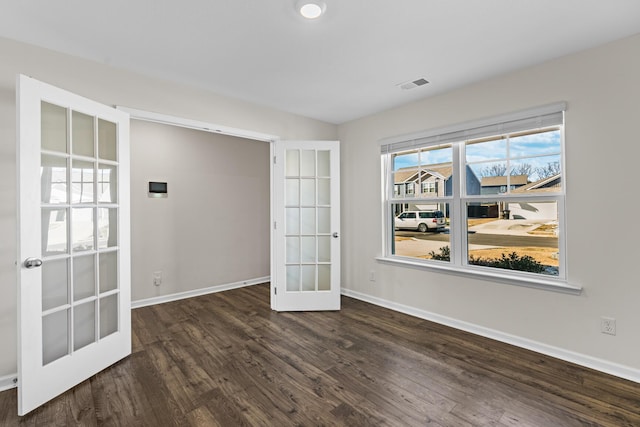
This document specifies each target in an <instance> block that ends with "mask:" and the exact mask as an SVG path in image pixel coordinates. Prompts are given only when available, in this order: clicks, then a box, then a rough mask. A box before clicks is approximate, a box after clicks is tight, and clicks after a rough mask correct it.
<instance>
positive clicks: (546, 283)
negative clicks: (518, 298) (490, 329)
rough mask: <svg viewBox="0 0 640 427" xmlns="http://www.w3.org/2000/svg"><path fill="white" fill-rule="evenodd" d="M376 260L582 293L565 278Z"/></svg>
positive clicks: (380, 258) (574, 293)
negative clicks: (549, 278)
mask: <svg viewBox="0 0 640 427" xmlns="http://www.w3.org/2000/svg"><path fill="white" fill-rule="evenodd" d="M376 261H378V262H380V263H383V264H389V265H396V266H403V267H409V268H417V269H420V270H429V271H437V272H442V273H449V274H456V275H460V276H466V277H473V278H475V279H485V280H493V281H496V282H501V283H506V284H509V285H515V286H524V287H527V288H535V289H543V290H547V291H554V292H561V293H565V294H571V295H580V294H581V293H582V286H576V285H571V284H569V283H568V282H566V281H563V280H559V279H556V280H545V279H543V278H537V277H533V278H529V277H515V276H513V275H510V274H500V272H493V271H479V270H476V269H467V268H460V267H454V266H451V265H444V263H443V264H442V265H441V264H440V263H435V262H434V263H425V262H419V261H413V260H411V259H408V258H400V257H377V258H376Z"/></svg>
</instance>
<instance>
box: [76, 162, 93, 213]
mask: <svg viewBox="0 0 640 427" xmlns="http://www.w3.org/2000/svg"><path fill="white" fill-rule="evenodd" d="M94 181H95V179H94V171H93V163H92V162H85V161H82V160H73V161H72V165H71V203H92V202H93V201H94V198H93V183H94Z"/></svg>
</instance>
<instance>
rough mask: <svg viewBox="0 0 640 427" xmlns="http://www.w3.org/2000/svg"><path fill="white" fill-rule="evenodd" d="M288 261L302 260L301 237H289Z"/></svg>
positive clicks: (287, 239)
mask: <svg viewBox="0 0 640 427" xmlns="http://www.w3.org/2000/svg"><path fill="white" fill-rule="evenodd" d="M286 241H287V262H288V263H292V262H300V237H297V236H295V237H287V238H286Z"/></svg>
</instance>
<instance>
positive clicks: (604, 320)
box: [600, 317, 616, 335]
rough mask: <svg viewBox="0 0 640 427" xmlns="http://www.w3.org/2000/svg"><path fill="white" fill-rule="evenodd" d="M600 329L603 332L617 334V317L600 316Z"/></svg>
mask: <svg viewBox="0 0 640 427" xmlns="http://www.w3.org/2000/svg"><path fill="white" fill-rule="evenodd" d="M600 331H601V332H602V333H603V334H609V335H615V334H616V319H614V318H613V317H601V318H600Z"/></svg>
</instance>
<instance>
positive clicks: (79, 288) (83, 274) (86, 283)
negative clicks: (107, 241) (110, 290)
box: [73, 255, 96, 301]
mask: <svg viewBox="0 0 640 427" xmlns="http://www.w3.org/2000/svg"><path fill="white" fill-rule="evenodd" d="M95 270H96V265H95V256H94V255H87V256H77V257H75V258H74V259H73V300H74V301H78V300H80V299H83V298H87V297H92V296H95V294H96V279H95Z"/></svg>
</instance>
